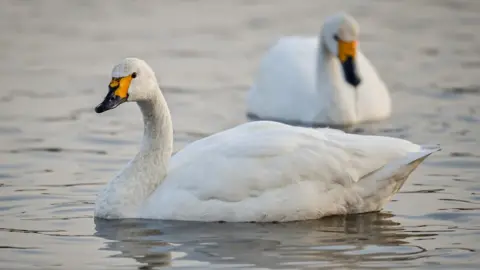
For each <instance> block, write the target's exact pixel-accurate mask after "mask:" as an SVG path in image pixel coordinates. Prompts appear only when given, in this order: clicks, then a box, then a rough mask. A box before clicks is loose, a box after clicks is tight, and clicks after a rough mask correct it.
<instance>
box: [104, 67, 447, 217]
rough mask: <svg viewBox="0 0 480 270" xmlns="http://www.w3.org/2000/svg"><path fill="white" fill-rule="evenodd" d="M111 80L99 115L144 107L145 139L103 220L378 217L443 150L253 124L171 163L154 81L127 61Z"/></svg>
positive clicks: (109, 190)
mask: <svg viewBox="0 0 480 270" xmlns="http://www.w3.org/2000/svg"><path fill="white" fill-rule="evenodd" d="M131 74H134V75H135V78H134V79H129V80H130V85H128V86H125V85H126V84H125V81H124V79H123V78H128V77H129V76H130V78H131V77H132V75H131ZM113 77H114V78H113V79H112V83H111V84H110V86H111V87H110V91H109V93H108V94H107V97H106V98H105V100H104V101H103V102H102V103H101V104H100V105H99V106H98V107H97V108H96V111H97V112H103V111H105V110H108V109H111V108H114V107H116V106H118V105H119V103H122V101H119V99H118V98H117V99H116V96H118V97H120V98H121V97H122V96H123V99H124V100H123V102H125V101H135V102H137V103H138V105H139V107H140V109H141V111H142V114H143V118H144V123H145V130H144V138H143V142H142V146H141V148H140V151H139V153H138V154H137V156H136V157H135V158H134V159H133V160H132V161H131V162H130V163H129V164H128V165H127V166H126V167H125V168H124V169H123V171H121V172H120V173H119V174H118V175H117V176H116V177H115V178H113V179H112V180H111V181H110V182H109V183H108V184H107V185H106V186H105V188H104V189H103V191H102V192H100V194H99V196H98V197H97V201H96V204H95V216H96V217H99V218H107V219H119V218H148V219H165V220H191V221H228V222H246V221H256V222H270V221H293V220H306V219H318V218H321V217H323V216H328V215H339V214H349V213H361V212H369V211H378V210H380V209H381V208H382V207H383V205H384V204H385V203H386V202H388V201H389V199H390V198H391V197H392V196H393V195H394V194H395V192H397V191H398V189H399V188H400V187H401V186H402V185H403V183H404V182H405V180H406V179H407V177H408V176H409V175H410V173H411V172H412V171H413V170H414V169H415V168H416V167H417V166H418V164H420V163H421V162H422V161H423V160H424V159H425V158H426V157H427V156H429V155H430V154H431V153H433V152H435V151H438V150H439V148H438V147H431V148H428V147H423V146H419V145H416V144H413V143H411V142H408V141H406V140H402V139H396V138H389V137H381V136H364V135H353V134H347V133H344V132H342V131H339V130H334V129H309V128H303V127H294V126H289V125H285V124H282V123H277V122H271V121H257V122H250V123H245V124H242V125H239V126H237V127H235V128H232V129H228V130H225V131H222V132H219V133H217V134H214V135H211V136H209V137H206V138H203V139H200V140H198V141H195V142H193V143H191V144H190V145H187V146H186V147H185V148H184V149H182V150H180V151H179V152H177V153H176V154H175V155H174V156H173V157H171V153H172V140H173V135H172V133H173V132H172V125H171V119H170V113H169V110H168V107H167V105H166V102H165V99H164V98H163V95H162V93H161V91H160V89H159V88H158V85H157V83H156V79H155V75H154V73H153V71H151V69H150V67H149V66H148V65H147V64H146V63H145V62H144V61H142V60H139V59H135V58H127V59H125V60H124V61H122V63H120V64H119V65H117V66H116V67H115V68H114V71H113ZM127 81H128V80H127ZM122 87H127V88H128V90H125V89H122ZM125 92H127V94H125Z"/></svg>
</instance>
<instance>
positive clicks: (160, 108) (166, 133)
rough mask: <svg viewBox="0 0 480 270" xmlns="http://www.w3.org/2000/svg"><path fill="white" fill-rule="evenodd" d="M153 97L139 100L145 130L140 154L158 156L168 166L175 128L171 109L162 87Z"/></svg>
mask: <svg viewBox="0 0 480 270" xmlns="http://www.w3.org/2000/svg"><path fill="white" fill-rule="evenodd" d="M154 93H155V94H154V95H153V96H152V98H150V99H148V100H144V101H139V102H138V106H139V107H140V110H141V112H142V115H143V123H144V132H143V141H142V146H141V149H140V155H142V156H145V155H148V156H157V157H158V158H160V160H159V161H160V162H162V164H163V165H165V166H166V163H167V162H168V160H169V159H170V156H171V154H172V150H173V128H172V119H171V116H170V110H169V109H168V106H167V103H166V101H165V98H164V97H163V95H162V93H161V92H160V89H156V91H154Z"/></svg>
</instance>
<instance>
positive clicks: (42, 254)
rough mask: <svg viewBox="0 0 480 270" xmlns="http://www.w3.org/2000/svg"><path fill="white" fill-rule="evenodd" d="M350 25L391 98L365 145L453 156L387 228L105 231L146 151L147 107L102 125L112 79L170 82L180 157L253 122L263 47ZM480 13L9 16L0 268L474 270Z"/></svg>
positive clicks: (406, 9)
mask: <svg viewBox="0 0 480 270" xmlns="http://www.w3.org/2000/svg"><path fill="white" fill-rule="evenodd" d="M340 10H345V11H348V12H350V13H351V14H352V15H353V16H354V17H355V18H356V19H357V20H358V21H359V23H360V26H361V36H360V42H359V44H360V47H361V49H362V50H363V51H364V53H365V54H366V55H367V56H368V57H369V58H370V60H371V61H372V62H373V64H374V65H375V66H376V67H377V69H378V71H379V73H380V75H381V76H382V77H383V79H384V80H385V82H386V83H387V85H388V87H389V88H390V91H391V93H392V99H393V108H394V112H393V115H392V117H391V118H390V119H388V120H386V121H382V122H378V123H372V124H365V125H361V126H359V127H356V130H357V132H360V133H364V134H380V135H388V136H394V137H400V138H406V139H409V140H411V141H414V142H416V143H439V144H441V145H442V147H443V151H442V152H439V153H436V154H435V155H432V156H431V157H430V158H429V159H428V160H427V161H426V162H425V163H424V164H422V165H421V166H420V167H419V168H418V169H417V170H416V171H415V172H414V173H413V174H412V176H411V177H410V179H409V181H408V182H407V184H406V185H405V186H404V187H403V189H402V190H401V192H400V193H398V194H397V195H395V196H394V197H393V200H392V201H391V202H390V203H388V204H387V205H386V207H385V209H384V210H383V211H381V212H380V213H370V214H363V215H355V216H348V217H330V218H325V219H321V220H317V221H308V222H293V223H285V224H229V223H224V224H221V223H214V224H210V223H196V222H171V221H169V222H167V221H155V220H123V221H105V220H95V219H94V218H93V202H94V199H95V196H96V193H97V192H98V191H99V189H100V188H101V187H102V186H103V185H104V184H105V183H106V182H107V181H108V180H109V179H110V178H111V177H113V176H114V174H115V173H116V172H117V171H118V170H120V169H121V168H122V167H123V166H124V165H125V163H126V162H128V160H129V159H130V158H131V157H132V156H133V155H134V154H135V153H136V151H137V149H138V146H139V141H140V139H141V136H142V131H143V127H142V124H143V123H142V120H141V116H140V112H139V110H138V108H137V107H136V106H134V105H133V104H128V105H123V106H121V107H119V108H118V109H116V110H114V111H111V112H108V113H105V114H102V115H101V116H99V115H96V114H95V113H94V111H93V108H94V107H95V105H97V104H98V103H99V102H100V101H101V99H102V98H103V96H104V95H105V93H106V91H107V85H108V82H109V79H110V78H109V76H110V71H111V68H112V67H113V65H114V64H116V63H117V62H119V61H120V60H121V59H122V58H124V57H128V56H134V57H139V58H142V59H145V60H146V61H147V62H148V63H149V64H150V65H151V66H152V67H153V68H154V70H155V71H156V73H157V75H158V77H159V81H160V85H161V88H162V89H163V91H164V92H165V95H166V98H167V102H168V104H169V106H170V109H171V111H172V117H173V124H174V129H175V148H176V150H179V149H181V148H182V147H183V146H184V145H186V144H188V143H190V142H192V141H195V140H197V139H199V138H202V137H204V136H208V135H210V134H212V133H215V132H218V131H221V130H224V129H227V128H230V127H233V126H235V125H238V124H240V123H244V122H246V121H248V120H247V118H246V116H245V95H246V92H247V90H248V88H249V85H250V84H251V83H252V81H253V79H254V75H255V72H256V70H257V67H258V63H259V61H260V59H261V56H262V54H263V53H264V52H265V50H266V49H267V48H268V47H269V46H271V45H272V44H273V43H274V42H275V40H276V39H278V38H279V37H281V36H283V35H316V34H317V33H318V32H319V30H320V27H321V24H322V21H323V19H324V18H325V17H326V16H328V15H330V14H332V13H333V12H337V11H340ZM479 14H480V2H479V1H477V0H462V1H457V0H451V1H447V0H419V1H407V0H405V1H387V0H363V1H357V0H351V1H347V0H345V1H324V0H303V1H287V0H277V1H273V0H271V1H254V0H250V1H249V0H226V1H213V0H205V1H195V0H192V1H187V0H183V1H180V0H178V1H177V0H169V1H167V0H164V1H126V0H122V1H93V0H86V1H80V0H78V1H73V0H72V1H54V0H52V1H13V0H5V1H1V2H0V33H1V35H0V85H1V87H0V268H2V269H160V268H162V269H163V268H180V269H187V268H188V269H192V268H197V269H209V268H217V269H231V268H245V269H307V268H313V269H322V268H325V269H400V268H404V269H478V265H479V263H480V258H479V250H480V184H479V181H480V146H479V143H480V113H479V112H480V31H478V30H479V29H480V15H479Z"/></svg>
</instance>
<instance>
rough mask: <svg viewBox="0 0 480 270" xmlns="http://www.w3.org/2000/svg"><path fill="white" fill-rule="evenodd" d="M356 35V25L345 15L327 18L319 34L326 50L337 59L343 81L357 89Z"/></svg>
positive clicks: (357, 33)
mask: <svg viewBox="0 0 480 270" xmlns="http://www.w3.org/2000/svg"><path fill="white" fill-rule="evenodd" d="M358 35H359V26H358V23H357V21H355V19H354V18H353V17H352V16H350V15H349V14H347V13H338V14H335V15H333V16H330V17H328V18H327V19H326V20H325V22H324V24H323V29H322V33H321V37H322V41H323V43H324V45H325V47H326V48H327V50H328V51H329V52H330V54H332V55H334V56H336V57H338V60H340V63H341V64H342V69H343V73H344V77H345V81H347V83H349V84H350V85H352V86H353V87H357V86H358V85H359V84H360V82H361V79H360V77H359V76H358V72H357V67H356V56H357V39H358Z"/></svg>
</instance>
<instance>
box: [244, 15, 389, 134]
mask: <svg viewBox="0 0 480 270" xmlns="http://www.w3.org/2000/svg"><path fill="white" fill-rule="evenodd" d="M358 33H359V27H358V24H357V22H356V21H355V20H354V19H353V18H352V17H351V16H350V15H348V14H345V13H339V14H335V15H333V16H330V17H329V18H327V19H326V20H325V22H324V24H323V29H322V31H321V34H320V36H319V37H284V38H281V39H280V40H279V41H278V42H277V43H276V44H275V45H274V46H273V47H272V48H271V49H270V50H269V51H268V52H267V53H266V55H265V56H264V57H263V59H262V61H261V63H260V67H259V71H258V74H257V77H256V81H255V82H254V84H253V86H252V87H251V88H250V91H249V93H248V96H247V107H248V108H247V112H248V115H249V116H250V117H251V118H256V119H268V120H276V121H280V122H286V123H291V124H299V125H307V126H312V125H313V126H322V125H329V126H349V125H353V124H357V123H361V122H370V121H376V120H382V119H386V118H388V117H389V116H390V114H391V101H390V95H389V93H388V90H387V88H386V86H385V84H384V83H383V81H382V80H381V79H380V78H379V76H378V74H377V71H376V70H375V68H374V67H373V66H372V64H371V63H370V61H369V60H368V59H367V58H366V57H365V56H364V55H363V54H362V52H361V51H360V50H359V48H358V47H357V40H358Z"/></svg>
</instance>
